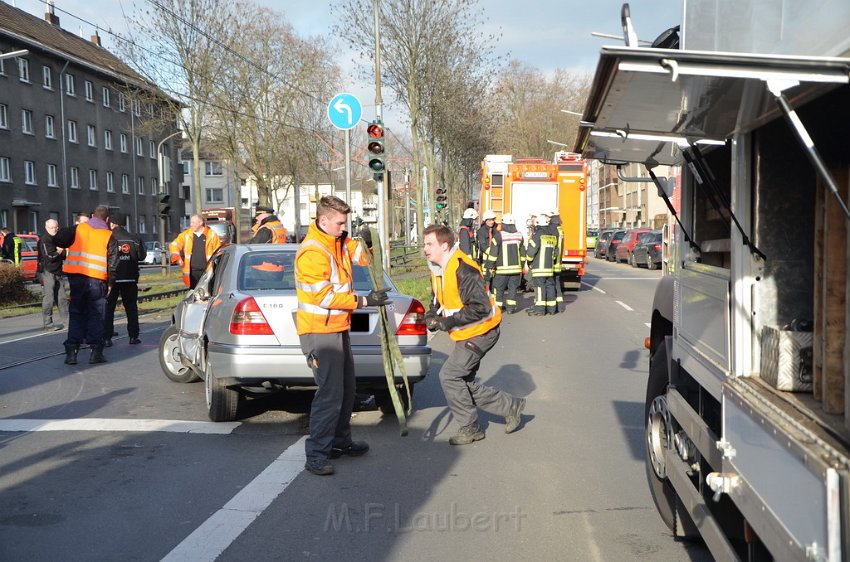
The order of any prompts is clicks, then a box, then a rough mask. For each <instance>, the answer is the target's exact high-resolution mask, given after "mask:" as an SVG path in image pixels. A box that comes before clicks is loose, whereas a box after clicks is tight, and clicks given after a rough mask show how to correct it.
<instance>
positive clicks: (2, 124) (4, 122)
mask: <svg viewBox="0 0 850 562" xmlns="http://www.w3.org/2000/svg"><path fill="white" fill-rule="evenodd" d="M8 128H9V106H7V105H6V104H5V103H0V129H8Z"/></svg>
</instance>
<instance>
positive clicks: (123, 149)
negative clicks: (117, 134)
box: [119, 133, 127, 154]
mask: <svg viewBox="0 0 850 562" xmlns="http://www.w3.org/2000/svg"><path fill="white" fill-rule="evenodd" d="M119 140H120V142H121V152H122V153H123V154H127V133H121V138H120V139H119Z"/></svg>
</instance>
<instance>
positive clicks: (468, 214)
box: [463, 207, 478, 220]
mask: <svg viewBox="0 0 850 562" xmlns="http://www.w3.org/2000/svg"><path fill="white" fill-rule="evenodd" d="M463 218H465V219H472V220H475V219H477V218H478V211H476V210H475V209H473V208H471V207H470V208H469V209H467V210H465V211H464V212H463Z"/></svg>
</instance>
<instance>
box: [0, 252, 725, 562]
mask: <svg viewBox="0 0 850 562" xmlns="http://www.w3.org/2000/svg"><path fill="white" fill-rule="evenodd" d="M659 275H660V274H659V273H658V272H649V271H646V270H643V269H639V270H636V269H633V268H630V267H628V266H627V265H615V264H608V263H604V262H602V261H601V260H591V263H590V265H589V272H588V275H586V277H585V279H584V281H585V285H583V287H582V290H581V291H579V292H577V293H567V294H566V298H567V300H568V304H567V307H566V312H565V313H564V314H560V315H557V316H554V317H542V318H540V317H527V316H526V315H525V314H524V313H519V314H516V315H513V316H506V317H505V321H504V322H503V326H502V337H501V340H500V342H499V344H498V345H497V346H496V348H494V349H493V350H492V351H491V352H490V353H489V354H488V355H487V357H486V358H485V359H484V362H483V364H482V368H481V371H480V373H479V374H480V376H481V378H482V379H483V380H484V381H485V382H487V383H488V384H491V385H493V386H497V387H499V388H502V389H505V390H507V391H509V392H511V393H513V394H516V395H520V396H524V397H526V398H527V399H528V405H527V408H526V411H525V415H524V416H523V424H522V426H521V428H520V430H519V431H517V432H516V433H514V434H511V435H505V434H504V432H503V420H502V419H501V418H497V417H493V416H490V415H488V414H483V413H482V415H481V418H480V421H481V422H482V424H483V425H484V426H485V429H486V432H487V438H486V439H484V440H483V441H480V442H478V443H476V444H474V445H470V446H465V447H452V446H450V445H449V444H448V443H447V441H448V437H449V436H450V435H451V434H452V433H453V431H454V430H455V429H456V427H455V425H454V422H453V420H452V417H451V415H450V414H449V413H448V411H447V409H446V407H445V400H444V398H443V395H442V392H441V390H440V387H439V381H438V379H437V376H436V373H437V371H438V369H439V366H440V364H441V363H442V362H443V361H444V359H445V357H446V353H447V352H448V351H449V349H450V343H449V339H448V338H447V337H446V336H445V334H439V335H437V336H436V337H435V338H434V339H433V340H432V346H433V348H434V364H433V367H432V371H431V374H430V375H429V377H428V379H426V380H425V381H424V382H423V383H421V384H420V385H418V386H417V388H416V392H415V397H414V405H415V410H416V411H415V413H414V415H413V417H412V419H411V420H409V424H410V435H408V436H407V437H400V436H399V432H398V424H397V422H396V420H395V419H394V418H391V417H381V415H380V413H379V412H377V411H374V410H365V411H360V412H357V413H356V414H355V416H354V419H353V424H354V433H355V438H356V439H365V440H367V441H368V442H369V443H370V445H371V447H372V450H371V451H370V452H369V454H367V455H366V456H364V457H360V458H356V459H349V458H344V459H340V460H338V461H335V465H336V468H337V474H336V475H334V476H332V477H316V476H313V475H311V474H309V473H306V472H304V471H303V443H302V441H301V440H302V438H303V436H304V434H305V429H306V417H305V415H304V413H303V412H305V411H306V409H307V407H308V404H309V397H305V396H304V395H303V393H302V394H299V393H291V394H287V395H285V396H276V397H270V398H266V399H262V400H257V401H254V402H252V403H250V404H249V406H250V407H249V408H246V409H245V411H244V412H243V414H244V416H243V417H242V418H241V419H240V420H239V421H238V422H235V423H232V424H212V423H209V422H207V417H206V413H205V407H204V396H203V393H204V389H203V385H202V384H188V385H179V384H175V383H171V382H170V381H168V380H167V379H166V378H165V377H164V376H163V375H162V373H161V372H160V369H159V364H158V360H157V356H156V349H157V342H158V339H159V333H160V332H161V331H162V329H163V328H164V327H165V326H166V323H167V321H168V318H167V315H162V316H160V317H151V316H148V317H145V318H144V319H143V323H142V342H143V343H142V344H141V345H138V346H130V345H128V344H127V341H126V337H123V338H119V339H116V340H115V341H116V345H115V346H114V347H112V348H109V349H107V350H106V356H107V358H108V359H109V363H108V364H105V365H96V366H89V365H88V364H87V363H86V359H87V354H86V352H81V354H80V355H81V358H83V361H82V362H81V363H80V364H79V365H77V366H75V367H69V366H66V365H64V364H63V363H62V357H61V356H60V355H58V353H59V352H61V342H62V339H63V335H62V333H56V334H41V333H40V332H39V331H38V328H40V320H38V319H36V324H35V325H33V326H30V325H28V324H27V321H26V319H21V320H20V321H16V322H14V323H10V322H9V321H8V320H7V321H4V323H3V326H2V327H0V560H49V559H62V560H68V561H70V560H107V559H112V560H114V559H123V560H160V559H169V560H212V559H215V558H216V557H218V559H220V560H253V561H258V560H337V559H358V560H455V559H467V560H532V559H537V560H582V561H584V560H606V561H607V560H652V561H666V560H671V561H674V560H710V559H711V556H710V555H709V554H708V552H707V550H706V549H705V548H704V547H703V546H702V545H699V544H689V543H680V542H676V541H674V540H673V539H672V537H671V536H670V534H669V532H668V531H667V529H666V527H665V526H664V524H663V523H662V521H661V519H660V518H659V517H658V515H657V514H656V513H655V510H654V507H653V504H652V500H651V498H650V496H649V492H648V489H647V486H646V482H645V476H644V464H643V457H644V446H643V419H642V418H643V409H644V394H645V382H646V371H647V352H646V350H645V349H644V348H643V340H644V337H645V336H646V335H647V334H648V327H647V324H646V323H647V322H649V310H650V308H651V304H652V294H653V290H654V285H655V280H657V279H658V277H659ZM525 300H526V302H527V301H528V300H529V295H527V296H526V297H525ZM51 354H54V355H53V356H51V357H45V358H43V359H40V360H37V361H35V362H32V363H27V364H23V365H18V366H12V365H14V363H16V362H18V361H27V360H28V359H30V358H33V357H43V356H46V355H51ZM366 406H367V407H368V404H367V405H366Z"/></svg>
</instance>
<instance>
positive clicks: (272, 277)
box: [239, 252, 389, 293]
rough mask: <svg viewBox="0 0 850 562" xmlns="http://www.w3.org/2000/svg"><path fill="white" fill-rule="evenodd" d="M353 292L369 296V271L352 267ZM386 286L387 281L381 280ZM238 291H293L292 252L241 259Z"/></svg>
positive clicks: (251, 253) (370, 285)
mask: <svg viewBox="0 0 850 562" xmlns="http://www.w3.org/2000/svg"><path fill="white" fill-rule="evenodd" d="M352 273H353V275H354V290H355V291H356V292H358V293H361V292H363V293H368V292H369V291H371V290H372V289H373V287H374V286H373V285H372V279H371V278H370V277H369V270H368V269H367V268H366V267H364V266H360V265H355V266H354V268H353V271H352ZM384 283H385V284H386V285H388V286H389V280H388V279H387V278H386V277H384ZM239 290H240V291H257V290H260V291H262V290H269V291H282V290H293V291H294V290H295V252H250V253H247V254H245V255H244V256H242V261H241V262H240V264H239Z"/></svg>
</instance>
